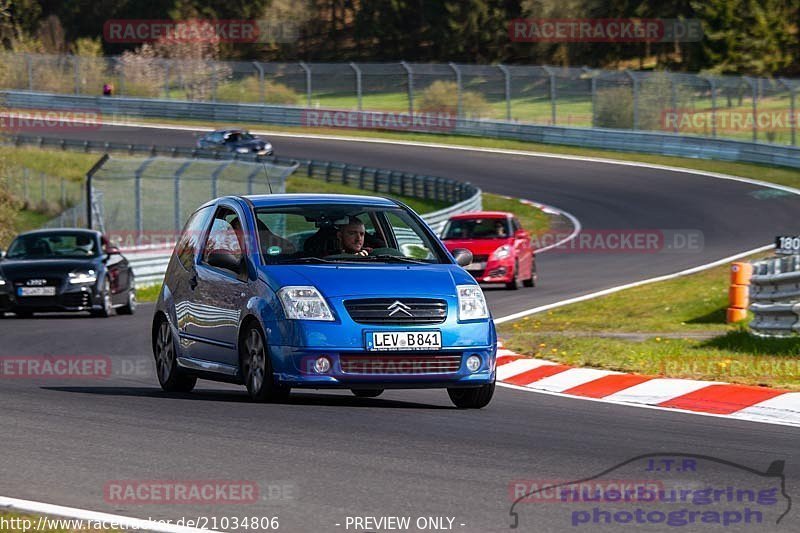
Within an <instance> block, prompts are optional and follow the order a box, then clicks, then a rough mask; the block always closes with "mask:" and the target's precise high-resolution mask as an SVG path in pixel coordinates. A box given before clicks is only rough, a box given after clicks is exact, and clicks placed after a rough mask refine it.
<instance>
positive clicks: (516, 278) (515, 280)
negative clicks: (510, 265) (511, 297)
mask: <svg viewBox="0 0 800 533" xmlns="http://www.w3.org/2000/svg"><path fill="white" fill-rule="evenodd" d="M519 288H520V281H519V261H517V262H515V263H514V278H513V279H512V280H511V281H509V282H508V283H506V289H509V290H512V291H515V290H517V289H519Z"/></svg>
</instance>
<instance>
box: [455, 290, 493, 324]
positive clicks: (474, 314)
mask: <svg viewBox="0 0 800 533" xmlns="http://www.w3.org/2000/svg"><path fill="white" fill-rule="evenodd" d="M456 289H457V291H458V319H459V320H476V319H479V318H489V308H488V307H487V306H486V298H484V297H483V291H482V290H481V288H480V287H478V286H477V285H458V286H457V287H456Z"/></svg>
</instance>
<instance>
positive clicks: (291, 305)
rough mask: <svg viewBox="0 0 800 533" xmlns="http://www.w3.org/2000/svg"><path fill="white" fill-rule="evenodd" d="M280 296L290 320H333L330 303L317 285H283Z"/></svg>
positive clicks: (279, 292)
mask: <svg viewBox="0 0 800 533" xmlns="http://www.w3.org/2000/svg"><path fill="white" fill-rule="evenodd" d="M278 298H279V299H280V301H281V305H282V306H283V311H284V313H286V318H288V319H290V320H333V313H331V310H330V308H329V307H328V303H327V302H326V301H325V298H323V297H322V295H321V294H320V293H319V291H318V290H317V288H316V287H311V286H308V287H305V286H302V287H283V288H282V289H280V290H279V291H278Z"/></svg>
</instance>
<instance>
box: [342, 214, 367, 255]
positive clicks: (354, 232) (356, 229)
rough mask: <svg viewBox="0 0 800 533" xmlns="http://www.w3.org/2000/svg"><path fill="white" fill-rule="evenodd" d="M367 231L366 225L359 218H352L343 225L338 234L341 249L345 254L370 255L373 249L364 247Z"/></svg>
mask: <svg viewBox="0 0 800 533" xmlns="http://www.w3.org/2000/svg"><path fill="white" fill-rule="evenodd" d="M365 233H366V229H365V226H364V223H363V222H361V219H359V218H358V217H350V220H349V221H348V222H347V224H345V225H341V226H339V228H338V231H337V232H336V237H337V238H338V239H339V247H340V248H341V250H342V252H341V253H343V254H353V255H361V256H365V255H369V253H370V252H371V251H372V248H368V247H364V234H365Z"/></svg>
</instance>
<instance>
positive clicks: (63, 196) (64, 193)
mask: <svg viewBox="0 0 800 533" xmlns="http://www.w3.org/2000/svg"><path fill="white" fill-rule="evenodd" d="M66 208H67V185H66V183H64V178H61V212H62V213H63V212H64V209H66Z"/></svg>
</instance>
